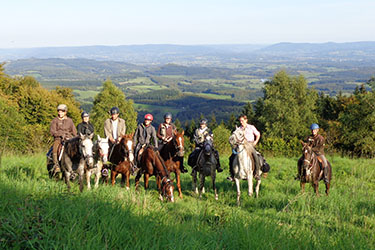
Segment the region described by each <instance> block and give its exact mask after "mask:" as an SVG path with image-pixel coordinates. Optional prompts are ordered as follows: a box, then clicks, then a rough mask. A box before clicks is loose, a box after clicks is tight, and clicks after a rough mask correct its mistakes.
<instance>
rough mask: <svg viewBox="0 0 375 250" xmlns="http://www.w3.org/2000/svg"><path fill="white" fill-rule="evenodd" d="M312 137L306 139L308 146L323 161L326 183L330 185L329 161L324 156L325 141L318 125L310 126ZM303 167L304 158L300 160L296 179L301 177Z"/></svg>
mask: <svg viewBox="0 0 375 250" xmlns="http://www.w3.org/2000/svg"><path fill="white" fill-rule="evenodd" d="M310 130H311V135H309V136H308V137H307V139H306V141H307V144H308V146H310V147H312V151H313V152H314V153H315V154H316V155H317V157H318V159H320V160H321V162H322V164H323V174H324V183H329V179H328V164H327V159H326V157H325V155H324V142H325V139H324V137H323V136H322V135H320V134H318V132H319V125H318V124H316V123H313V124H311V126H310ZM301 166H302V157H301V158H300V159H299V160H298V175H297V178H296V179H300V177H301Z"/></svg>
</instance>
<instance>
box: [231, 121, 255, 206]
mask: <svg viewBox="0 0 375 250" xmlns="http://www.w3.org/2000/svg"><path fill="white" fill-rule="evenodd" d="M229 143H230V144H231V146H232V148H233V149H234V150H235V151H236V152H237V156H236V157H235V159H234V161H233V173H234V180H235V182H236V187H237V204H238V205H240V203H241V202H240V199H241V189H240V180H247V182H248V195H249V196H252V195H253V177H254V171H255V161H254V158H253V155H252V152H253V151H254V150H255V149H254V147H253V145H252V144H251V143H249V142H248V141H247V140H246V139H245V134H244V130H242V129H240V128H236V130H235V131H234V132H233V133H232V135H231V136H230V137H229ZM261 174H262V171H261V170H259V175H260V176H261ZM260 183H261V180H260V179H259V180H257V181H256V186H255V195H256V197H258V196H259V187H260Z"/></svg>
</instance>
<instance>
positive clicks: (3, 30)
mask: <svg viewBox="0 0 375 250" xmlns="http://www.w3.org/2000/svg"><path fill="white" fill-rule="evenodd" d="M374 10H375V1H373V0H371V1H370V0H341V1H338V0H332V1H330V0H325V1H323V0H310V1H304V0H300V1H297V0H284V1H276V0H263V1H261V0H257V1H253V0H247V1H245V0H215V1H214V0H200V1H198V0H186V1H180V0H174V1H172V0H166V1H163V0H158V1H157V0H154V1H152V0H132V1H128V0H101V1H99V0H59V1H57V0H48V1H47V0H12V1H10V0H9V1H4V2H3V3H1V15H0V48H21V47H24V48H25V47H47V46H82V45H127V44H272V43H278V42H352V41H375V32H374V30H375V27H374V26H375V25H374V24H375V14H374Z"/></svg>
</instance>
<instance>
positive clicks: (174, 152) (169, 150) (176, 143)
mask: <svg viewBox="0 0 375 250" xmlns="http://www.w3.org/2000/svg"><path fill="white" fill-rule="evenodd" d="M184 153H185V152H184V131H182V133H179V132H177V131H175V132H174V136H173V139H172V140H170V141H169V142H167V143H166V144H165V145H164V147H163V148H162V150H161V151H160V156H161V158H163V160H164V162H165V165H166V167H167V169H168V171H169V172H173V173H175V175H176V179H177V188H178V195H179V197H180V198H181V199H182V192H181V178H180V173H181V168H182V164H183V161H184Z"/></svg>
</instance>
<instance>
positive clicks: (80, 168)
mask: <svg viewBox="0 0 375 250" xmlns="http://www.w3.org/2000/svg"><path fill="white" fill-rule="evenodd" d="M77 171H78V182H79V191H81V192H82V191H83V175H84V174H85V163H84V162H82V160H81V162H80V164H79V166H78V169H77Z"/></svg>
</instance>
